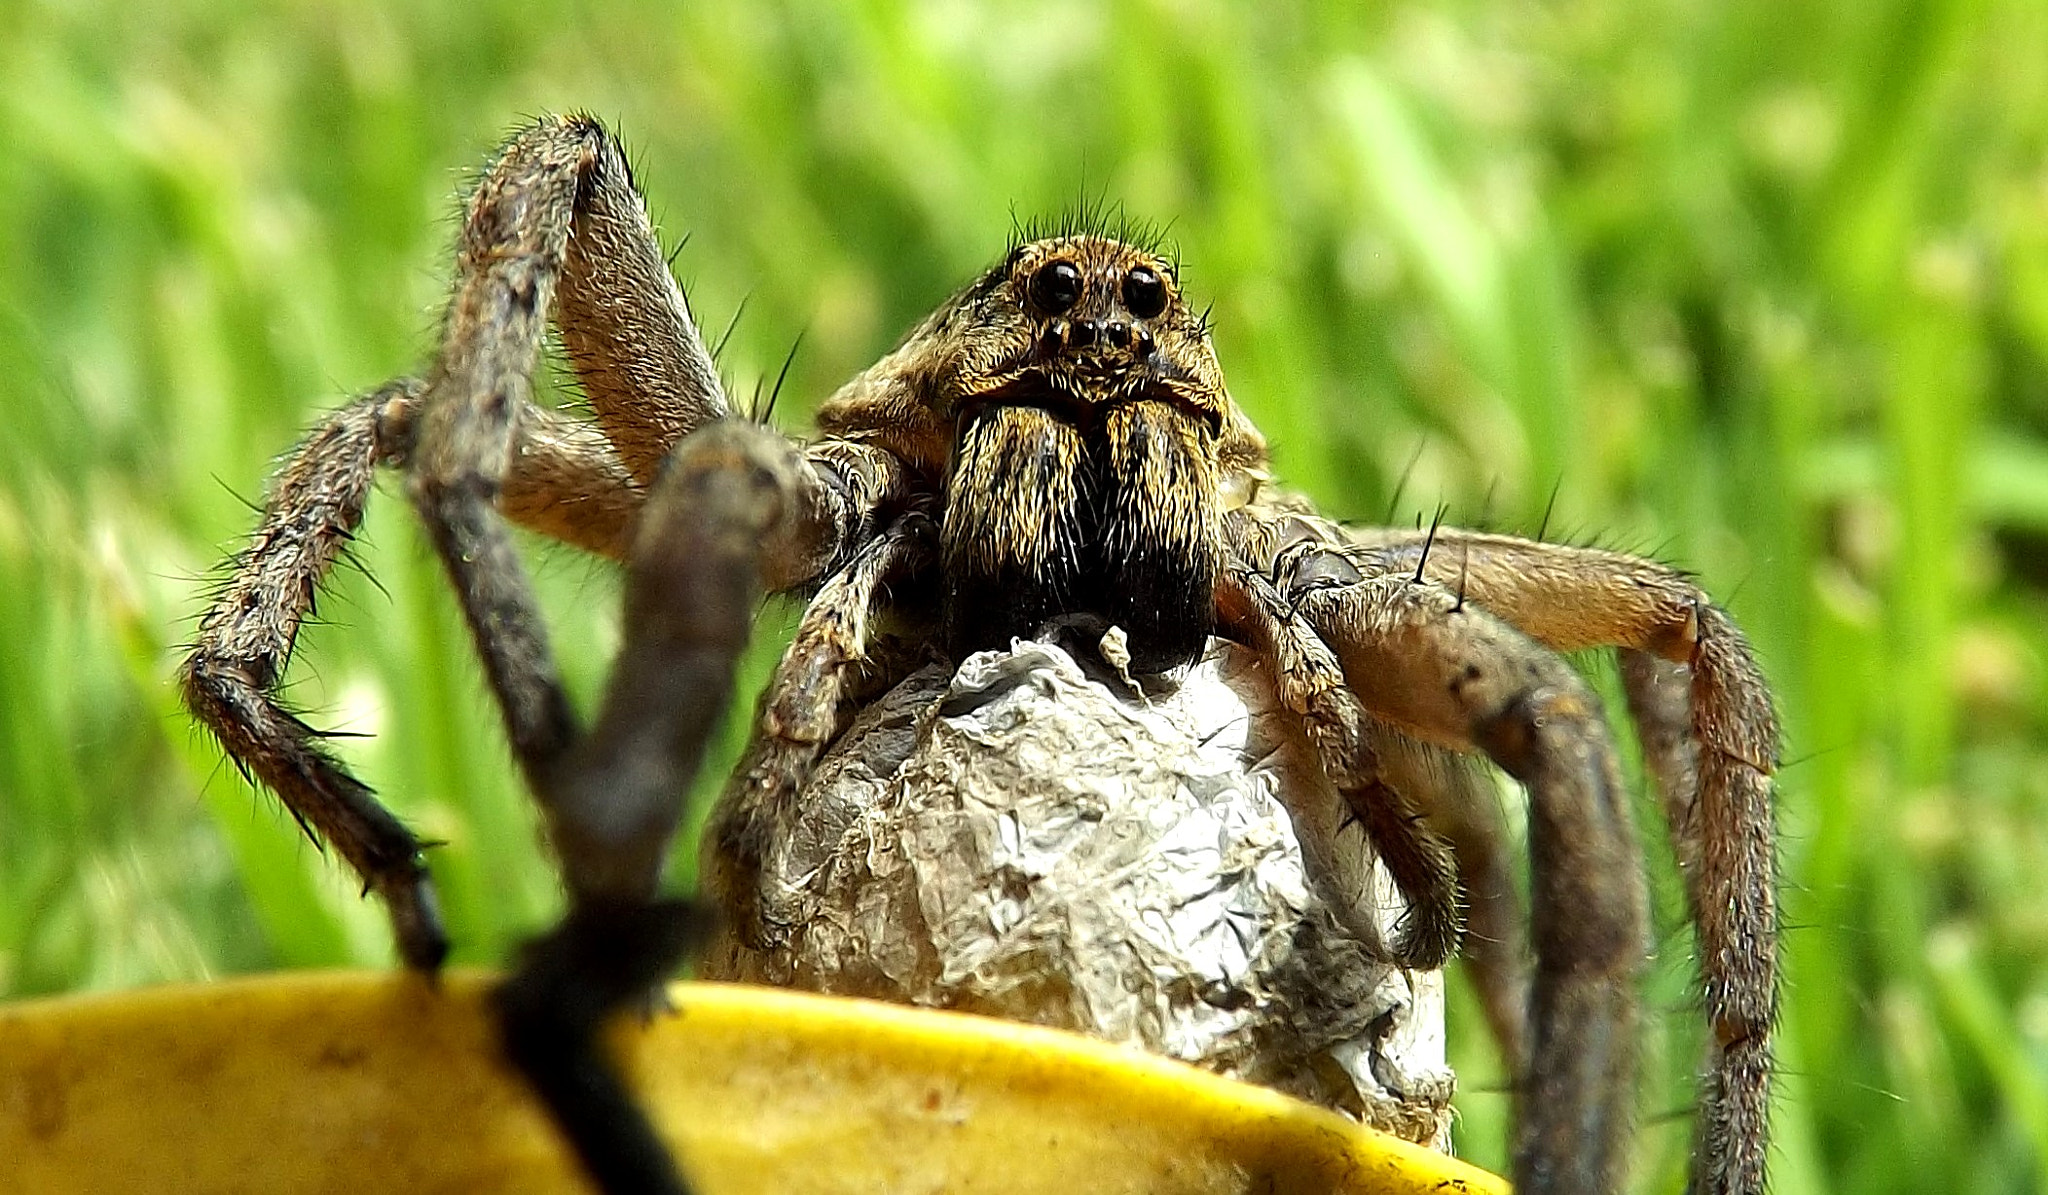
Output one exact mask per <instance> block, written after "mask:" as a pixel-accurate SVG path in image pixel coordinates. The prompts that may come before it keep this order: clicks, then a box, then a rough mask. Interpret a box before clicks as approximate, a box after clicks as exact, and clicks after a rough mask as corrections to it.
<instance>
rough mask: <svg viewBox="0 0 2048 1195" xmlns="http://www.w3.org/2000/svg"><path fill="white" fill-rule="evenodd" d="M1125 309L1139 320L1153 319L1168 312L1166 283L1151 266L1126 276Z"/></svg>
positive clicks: (1140, 267) (1143, 267) (1139, 268)
mask: <svg viewBox="0 0 2048 1195" xmlns="http://www.w3.org/2000/svg"><path fill="white" fill-rule="evenodd" d="M1124 307H1125V308H1126V309H1127V310H1128V311H1130V313H1131V314H1132V315H1135V316H1137V317H1138V318H1139V319H1151V318H1152V317H1153V316H1155V315H1158V314H1159V313H1160V312H1162V311H1164V310H1166V283H1165V281H1164V280H1163V279H1161V278H1160V277H1159V275H1158V273H1157V272H1155V271H1154V270H1153V269H1152V268H1151V267H1150V266H1139V267H1137V268H1136V269H1133V270H1132V271H1131V272H1130V273H1128V274H1125V275H1124Z"/></svg>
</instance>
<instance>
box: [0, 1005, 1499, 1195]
mask: <svg viewBox="0 0 2048 1195" xmlns="http://www.w3.org/2000/svg"><path fill="white" fill-rule="evenodd" d="M489 982H490V977H489V976H485V975H480V974H456V975H451V976H449V977H447V978H446V979H445V980H444V981H443V983H442V986H441V988H440V989H439V990H438V991H437V990H433V989H430V988H428V987H427V986H426V985H425V984H423V983H421V982H420V981H418V980H415V979H411V978H407V977H404V976H395V975H388V974H381V973H379V974H313V975H304V974H301V975H279V976H270V977H265V978H258V979H245V980H237V981H234V982H229V983H220V984H210V985H206V986H200V987H185V988H169V989H159V990H154V991H143V992H137V993H132V994H126V995H119V996H109V997H82V998H67V999H60V1000H49V1001H40V1002H29V1003H21V1004H14V1005H0V1191H51V1192H71V1191H80V1192H85V1191H90V1192H102V1191H107V1192H114V1191H150V1192H158V1191H180V1192H210V1191H262V1192H271V1191H334V1192H348V1193H350V1195H369V1193H370V1192H383V1191H422V1192H424V1191H520V1192H525V1191H533V1192H540V1191H550V1192H552V1191H580V1190H583V1189H584V1188H583V1187H582V1186H580V1185H579V1181H578V1179H577V1177H576V1175H575V1172H574V1170H573V1165H572V1163H571V1162H570V1161H569V1160H568V1158H567V1157H566V1155H565V1154H564V1152H563V1151H562V1149H561V1147H560V1146H559V1145H558V1144H557V1142H556V1139H555V1137H554V1136H553V1134H552V1131H551V1129H550V1127H549V1125H548V1124H547V1122H546V1120H545V1119H544V1118H543V1116H542V1114H541V1112H540V1110H539V1108H538V1107H537V1106H536V1105H535V1103H534V1102H533V1100H532V1099H531V1098H530V1097H528V1096H527V1094H526V1093H525V1091H524V1089H523V1088H521V1087H520V1086H519V1084H518V1082H517V1081H516V1079H515V1078H514V1077H513V1076H512V1075H511V1074H510V1073H509V1072H508V1071H507V1070H506V1069H505V1067H504V1066H503V1064H501V1063H500V1062H499V1061H498V1060H497V1056H496V1053H495V1051H494V1050H493V1048H492V1035H491V1026H490V1024H489V1022H488V1020H487V1019H486V1016H485V1012H484V1006H483V994H484V991H485V989H486V987H487V985H488V983H489ZM673 995H674V1000H675V1005H676V1009H677V1015H675V1016H665V1017H660V1018H658V1019H657V1020H656V1021H655V1022H654V1023H653V1024H652V1025H650V1026H647V1027H645V1028H641V1027H638V1026H632V1027H628V1028H627V1029H626V1030H624V1031H622V1032H621V1034H620V1035H619V1038H618V1041H619V1043H620V1045H621V1047H622V1049H623V1051H624V1056H625V1057H626V1058H627V1059H628V1060H629V1061H628V1065H629V1069H630V1070H631V1072H632V1073H633V1075H634V1076H635V1078H636V1081H637V1083H638V1084H639V1087H640V1090H641V1092H642V1094H643V1097H644V1098H645V1099H646V1100H647V1102H648V1104H649V1106H650V1107H652V1108H653V1109H655V1112H656V1116H657V1118H658V1119H659V1120H660V1122H661V1123H662V1125H663V1127H664V1130H665V1131H666V1132H667V1134H668V1135H669V1138H670V1140H671V1141H672V1142H673V1143H674V1145H675V1146H676V1148H677V1150H678V1151H679V1153H680V1155H681V1156H682V1157H683V1158H684V1160H685V1165H686V1166H687V1168H688V1170H689V1173H690V1174H691V1176H692V1177H693V1178H694V1179H695V1180H696V1182H697V1184H698V1186H699V1188H700V1189H701V1190H703V1191H705V1192H707V1193H709V1195H721V1193H727V1192H731V1193H738V1192H838V1191H845V1192H862V1193H868V1192H885V1191H887V1192H1004V1193H1011V1192H1016V1193H1029V1192H1048V1193H1057V1195H1078V1193H1079V1192H1083V1191H1086V1192H1115V1191H1130V1192H1139V1191H1145V1192H1152V1191H1161V1192H1164V1191H1172V1192H1253V1191H1256V1192H1288V1191H1300V1192H1316V1193H1318V1195H1320V1193H1322V1192H1375V1193H1384V1195H1395V1193H1400V1195H1408V1193H1421V1192H1472V1193H1475V1195H1476V1193H1484V1192H1505V1191H1506V1190H1507V1186H1506V1184H1505V1183H1503V1182H1502V1181H1501V1180H1499V1179H1497V1178H1494V1177H1493V1176H1491V1175H1488V1174H1485V1173H1483V1172H1481V1171H1478V1170H1475V1169H1473V1168H1471V1167H1469V1166H1465V1165H1462V1164H1461V1163H1458V1162H1456V1161H1453V1160H1451V1159H1448V1158H1444V1157H1441V1156H1439V1155H1437V1154H1433V1153H1430V1152H1429V1151H1427V1150H1423V1149H1419V1148H1417V1147H1415V1146H1412V1145H1408V1144H1406V1143H1404V1142H1401V1141H1397V1140H1395V1139H1393V1138H1391V1137H1387V1136H1385V1135H1382V1134H1379V1133H1374V1132H1372V1131H1370V1130H1367V1129H1362V1128H1359V1127H1358V1126H1356V1125H1353V1124H1351V1123H1349V1122H1347V1121H1345V1120H1343V1119H1341V1118H1339V1117H1336V1116H1333V1115H1331V1114H1329V1113H1327V1112H1323V1111H1320V1110H1318V1109H1314V1108H1310V1107H1308V1106H1307V1105H1305V1104H1301V1103H1298V1102H1296V1101H1293V1100H1290V1099H1287V1098H1285V1097H1283V1096H1279V1095H1276V1094H1274V1093H1272V1092H1269V1091H1265V1090H1262V1089H1259V1088H1255V1087H1249V1086H1246V1085H1244V1084H1240V1083H1234V1082H1231V1081H1229V1080H1226V1079H1220V1078H1217V1077H1215V1076H1213V1075H1209V1074H1206V1073H1204V1072H1201V1071H1197V1070H1194V1069H1192V1068H1190V1067H1185V1066H1181V1065H1179V1064H1177V1063H1172V1062H1167V1061H1164V1060H1161V1059H1156V1058H1151V1057H1149V1056H1145V1055H1141V1054H1138V1053H1135V1052H1132V1051H1129V1050H1124V1049H1120V1048H1117V1047H1114V1046H1107V1045H1103V1044H1101V1043H1098V1042H1093V1041H1089V1040H1087V1039H1084V1038H1080V1037H1076V1036H1073V1035H1070V1034H1065V1033H1059V1032H1055V1031H1052V1030H1046V1029H1037V1028H1033V1027H1030V1026H1023V1025H1012V1024H1008V1023H1005V1022H1000V1021H992V1020H986V1019H983V1018H979V1017H968V1016H959V1015H953V1014H947V1013H935V1012H924V1011H918V1010H913V1009H906V1008H899V1007H896V1006H893V1005H884V1004H875V1003H870V1002H867V1001H858V1000H842V999H834V998H829V997H821V996H811V995H804V994H799V993H793V992H784V991H775V990H770V989H764V988H751V987H740V986H732V985H722V984H680V985H677V986H676V987H675V988H674V989H673Z"/></svg>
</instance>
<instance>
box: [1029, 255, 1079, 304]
mask: <svg viewBox="0 0 2048 1195" xmlns="http://www.w3.org/2000/svg"><path fill="white" fill-rule="evenodd" d="M1080 299H1081V271H1080V270H1078V269H1075V268H1074V263H1073V262H1071V261H1049V262H1047V263H1045V264H1044V265H1042V266H1040V267H1038V272H1037V273H1035V274H1033V275H1031V301H1032V302H1033V303H1034V304H1036V305H1037V307H1038V309H1039V310H1040V311H1043V312H1044V313H1045V314H1047V315H1058V314H1059V313H1061V312H1062V311H1065V310H1066V309H1067V308H1069V307H1072V306H1073V305H1074V304H1075V303H1077V302H1079V301H1080Z"/></svg>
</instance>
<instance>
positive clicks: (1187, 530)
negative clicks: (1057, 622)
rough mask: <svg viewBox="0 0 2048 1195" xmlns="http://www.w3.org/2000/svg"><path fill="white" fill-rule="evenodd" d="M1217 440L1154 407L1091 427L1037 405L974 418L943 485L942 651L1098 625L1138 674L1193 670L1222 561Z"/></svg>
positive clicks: (1118, 411) (1177, 413)
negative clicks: (1076, 622) (1119, 632)
mask: <svg viewBox="0 0 2048 1195" xmlns="http://www.w3.org/2000/svg"><path fill="white" fill-rule="evenodd" d="M1210 439H1211V435H1210V433H1209V432H1208V430H1207V427H1206V425H1205V424H1204V423H1203V422H1201V421H1200V420H1198V419H1196V418H1194V417H1192V416H1190V415H1189V414H1188V413H1186V412H1184V411H1182V410H1180V409H1178V408H1177V407H1175V406H1173V405H1171V404H1169V403H1167V402H1164V401H1156V400H1149V399H1148V400H1140V401H1135V402H1125V403H1120V404H1117V405H1115V406H1112V407H1110V408H1108V409H1107V410H1106V411H1103V412H1102V413H1101V414H1100V416H1099V417H1098V418H1095V419H1091V420H1088V421H1087V423H1086V424H1085V425H1082V424H1079V423H1077V422H1075V421H1074V420H1072V419H1071V417H1069V416H1068V415H1067V414H1066V413H1064V412H1062V413H1055V412H1053V411H1051V410H1047V409H1044V408H1041V407H1036V406H1010V405H1004V406H991V407H988V408H986V409H984V410H983V411H981V412H979V413H977V414H976V415H974V416H973V417H972V418H971V419H970V420H969V421H968V423H967V424H966V425H965V427H964V428H963V430H962V432H961V435H960V442H959V444H958V446H957V447H956V449H955V452H954V457H953V468H952V474H951V478H950V480H949V481H948V484H947V494H946V509H945V520H944V527H943V532H942V538H943V541H944V551H945V568H944V572H945V576H946V579H947V581H946V591H945V605H944V611H943V619H944V624H945V636H946V646H947V649H948V650H949V651H951V652H952V653H953V654H954V655H955V656H964V655H966V654H968V653H969V652H973V651H978V650H982V649H984V648H991V647H1002V646H1007V645H1008V643H1009V641H1010V640H1011V639H1012V638H1029V637H1031V636H1033V635H1034V634H1036V633H1037V632H1038V631H1039V630H1040V629H1041V628H1043V627H1044V626H1045V625H1046V623H1048V622H1050V621H1052V620H1054V619H1058V618H1061V617H1064V616H1084V617H1085V616H1092V617H1095V618H1099V619H1101V620H1102V621H1103V622H1104V623H1105V624H1106V625H1114V626H1119V627H1122V628H1123V629H1124V631H1125V632H1126V634H1127V635H1128V636H1129V646H1130V652H1131V667H1132V668H1133V670H1135V671H1137V672H1140V673H1157V672H1164V671H1166V670H1168V669H1170V668H1174V667H1177V666H1179V665H1182V664H1185V663H1188V662H1189V661H1191V660H1193V659H1194V658H1195V657H1196V655H1197V654H1199V653H1200V651H1201V649H1202V645H1203V643H1204V642H1205V641H1206V640H1207V638H1208V635H1209V630H1210V627H1211V625H1212V623H1213V603H1214V588H1215V581H1216V573H1217V569H1218V568H1219V566H1220V563H1221V558H1222V532H1221V515H1220V510H1219V506H1218V502H1217V499H1216V493H1217V484H1216V467H1215V461H1214V451H1213V448H1212V446H1211V444H1210V442H1209V441H1210Z"/></svg>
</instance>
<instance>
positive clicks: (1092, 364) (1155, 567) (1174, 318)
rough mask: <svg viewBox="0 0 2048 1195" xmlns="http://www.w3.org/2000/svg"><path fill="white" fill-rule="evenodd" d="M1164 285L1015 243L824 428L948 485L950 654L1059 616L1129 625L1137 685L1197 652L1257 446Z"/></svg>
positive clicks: (1195, 325)
mask: <svg viewBox="0 0 2048 1195" xmlns="http://www.w3.org/2000/svg"><path fill="white" fill-rule="evenodd" d="M1175 275H1176V271H1175V269H1174V267H1173V265H1172V263H1170V262H1169V261H1167V260H1166V259H1164V258H1162V257H1160V256H1158V255H1157V254H1154V253H1151V252H1148V251H1146V250H1144V249H1141V248H1138V247H1136V246H1132V245H1128V244H1125V243H1123V242H1120V241H1116V240H1112V239H1110V238H1108V237H1102V236H1095V235H1080V236H1063V237H1053V238H1047V239H1043V240H1037V241H1032V242H1029V243H1027V244H1024V245H1020V246H1018V247H1017V248H1016V249H1015V250H1014V251H1012V252H1011V253H1010V255H1009V256H1008V258H1007V259H1006V260H1005V261H1003V262H1002V263H1001V264H999V265H997V266H996V267H995V268H994V269H991V270H989V271H988V272H987V273H985V274H983V275H982V276H981V277H980V278H979V279H977V280H976V281H975V282H974V283H973V284H972V285H970V286H968V287H967V288H966V289H964V290H962V291H960V292H959V293H958V294H956V295H955V296H954V297H953V298H952V299H951V300H950V301H949V302H948V303H947V304H946V305H945V306H943V307H941V308H940V309H939V311H938V312H936V313H935V314H934V315H933V316H932V317H931V318H930V319H929V320H927V321H926V322H925V324H924V325H923V326H922V327H920V328H919V329H918V330H917V331H916V332H914V333H912V335H911V337H910V341H909V342H907V343H918V344H919V347H920V350H921V351H920V352H919V353H918V354H917V355H916V357H915V358H914V359H911V360H905V359H904V355H903V354H901V353H900V352H899V353H898V354H896V355H893V356H891V357H889V358H887V359H885V360H884V361H882V362H881V363H880V364H878V365H877V366H876V367H875V368H874V369H872V370H870V371H869V372H868V373H867V374H864V375H862V377H860V378H858V379H856V380H855V381H854V382H853V383H852V384H851V385H849V386H848V387H847V388H846V389H845V390H842V391H841V393H840V395H839V396H838V397H837V398H835V399H834V400H833V402H832V403H830V404H828V406H827V408H826V410H825V412H824V413H823V414H821V416H820V419H821V422H823V423H824V424H825V425H826V426H828V427H831V428H834V429H835V430H839V431H841V434H846V435H849V436H864V437H869V438H874V439H877V440H881V441H883V442H885V443H888V444H890V445H891V447H892V448H894V449H895V451H897V452H898V453H899V454H900V455H902V456H905V457H907V458H911V459H918V460H920V461H922V462H923V463H926V464H927V466H928V467H929V468H930V469H931V470H932V472H933V474H934V475H936V476H937V477H939V478H942V479H943V494H944V506H943V518H942V523H941V533H940V539H941V553H942V561H941V563H942V571H943V573H944V575H945V585H944V587H943V591H942V593H941V595H940V601H941V621H942V624H943V627H944V639H945V646H946V648H947V650H949V651H950V652H952V653H953V654H954V655H955V656H963V655H965V654H967V653H969V652H972V651H976V650H979V649H981V648H986V647H995V646H1001V645H1004V644H1007V643H1008V642H1009V641H1010V639H1012V638H1015V637H1026V638H1028V637H1029V636H1031V635H1032V634H1033V633H1034V632H1035V631H1037V630H1038V629H1039V628H1040V627H1042V626H1043V625H1045V623H1046V622H1047V621H1048V620H1050V619H1053V618H1058V617H1081V618H1084V619H1090V620H1094V619H1100V620H1102V622H1103V623H1104V625H1115V626H1120V627H1122V628H1124V630H1125V631H1126V633H1127V634H1128V635H1129V637H1130V648H1131V665H1132V667H1133V668H1135V669H1137V670H1138V671H1140V672H1162V671H1165V670H1167V669H1170V668H1173V667H1176V666H1178V665H1181V664H1185V663H1187V662H1188V661H1190V660H1192V659H1193V658H1194V657H1195V656H1196V655H1197V654H1198V653H1199V652H1200V651H1201V649H1202V645H1203V643H1204V642H1205V641H1206V640H1207V638H1208V635H1209V632H1210V630H1211V629H1212V626H1213V605H1214V602H1213V598H1212V595H1213V592H1214V589H1215V581H1216V575H1217V570H1218V568H1219V567H1220V566H1221V562H1222V558H1223V550H1224V549H1223V526H1222V518H1223V515H1224V514H1225V512H1226V511H1228V510H1229V509H1231V508H1232V507H1233V506H1236V505H1241V504H1242V503H1243V501H1244V500H1245V499H1246V498H1247V497H1248V496H1249V495H1250V494H1251V492H1252V491H1253V490H1254V489H1255V488H1256V484H1257V480H1258V478H1259V477H1260V476H1262V472H1261V470H1262V467H1263V462H1264V445H1263V444H1262V443H1260V442H1259V440H1258V434H1257V433H1256V432H1255V431H1253V430H1252V428H1251V425H1250V423H1249V422H1248V421H1246V420H1245V418H1244V416H1243V415H1242V414H1241V413H1239V412H1238V410H1237V408H1236V406H1235V405H1234V404H1233V403H1232V402H1231V400H1230V396H1229V393H1228V392H1227V391H1226V390H1225V389H1224V386H1223V374H1222V369H1221V367H1220V366H1219V365H1218V364H1217V361H1216V354H1215V350H1214V348H1213V347H1212V346H1211V345H1210V342H1209V336H1208V330H1207V327H1206V326H1205V324H1204V322H1203V320H1202V318H1201V317H1200V315H1198V314H1197V313H1196V312H1194V311H1193V310H1191V309H1190V308H1189V306H1188V304H1187V302H1186V300H1185V298H1184V297H1183V295H1182V293H1181V291H1180V288H1179V284H1178V280H1177V278H1176V276H1175ZM877 395H888V396H890V398H891V399H893V401H886V402H876V401H875V397H876V396H877ZM906 416H908V417H907V418H906Z"/></svg>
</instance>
